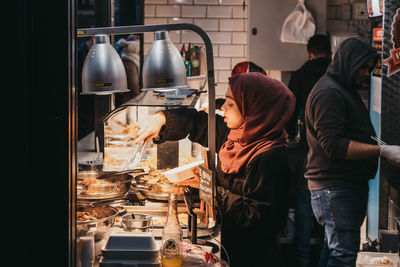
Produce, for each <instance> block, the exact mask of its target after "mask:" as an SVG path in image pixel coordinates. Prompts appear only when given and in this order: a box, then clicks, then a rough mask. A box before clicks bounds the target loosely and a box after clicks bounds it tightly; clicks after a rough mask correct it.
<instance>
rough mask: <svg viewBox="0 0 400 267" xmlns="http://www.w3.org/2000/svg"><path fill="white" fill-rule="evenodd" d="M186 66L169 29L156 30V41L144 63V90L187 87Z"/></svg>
mask: <svg viewBox="0 0 400 267" xmlns="http://www.w3.org/2000/svg"><path fill="white" fill-rule="evenodd" d="M187 87H188V85H187V79H186V68H185V63H184V62H183V58H182V56H181V54H180V53H179V51H178V49H177V48H176V47H175V45H174V44H173V43H172V41H171V40H170V38H169V34H168V32H167V31H157V32H154V42H153V43H152V45H151V46H150V49H149V51H148V53H147V55H146V58H145V60H144V63H143V88H142V90H157V91H160V90H171V89H185V88H187Z"/></svg>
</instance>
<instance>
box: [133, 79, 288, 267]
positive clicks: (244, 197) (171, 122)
mask: <svg viewBox="0 0 400 267" xmlns="http://www.w3.org/2000/svg"><path fill="white" fill-rule="evenodd" d="M294 106H295V98H294V96H293V94H292V92H291V91H290V90H289V89H288V88H287V87H286V86H285V85H284V84H283V83H281V82H280V81H277V80H275V79H272V78H269V77H267V76H265V75H263V74H261V73H244V74H239V75H235V76H233V77H231V78H229V88H228V90H227V92H226V101H225V103H224V104H223V106H222V111H223V112H224V116H220V115H216V152H218V160H219V162H218V164H217V180H216V182H217V196H216V202H217V206H218V207H219V209H218V210H219V211H220V212H219V217H220V219H221V236H222V237H221V240H222V245H223V246H224V248H225V249H226V250H227V252H228V256H229V261H230V266H232V267H235V266H274V267H279V266H283V259H282V257H281V253H280V248H279V239H278V238H279V234H280V232H281V231H282V229H283V228H284V227H285V225H286V219H287V212H288V198H289V189H288V186H289V180H290V173H289V166H288V164H289V163H288V159H287V153H286V137H287V134H286V131H285V129H284V126H285V125H286V123H287V121H288V120H289V118H290V117H291V115H292V113H293V111H294ZM186 137H188V138H189V140H191V141H192V142H196V143H199V144H201V145H202V146H207V144H208V114H207V113H206V112H205V111H203V110H201V111H197V110H196V109H190V108H178V109H169V110H164V111H161V112H158V113H155V114H154V115H152V116H151V117H150V118H149V119H147V120H146V121H145V122H143V124H142V125H141V126H140V130H139V132H138V137H137V139H136V140H135V143H139V142H142V140H145V141H146V142H148V141H150V140H151V139H153V141H154V142H155V143H161V142H164V141H167V140H180V139H184V138H186ZM181 184H182V182H181ZM185 184H186V185H190V186H192V187H195V188H199V177H198V176H195V177H194V178H192V179H189V180H187V181H185ZM222 255H224V253H222Z"/></svg>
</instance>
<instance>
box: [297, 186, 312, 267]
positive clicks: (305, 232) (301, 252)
mask: <svg viewBox="0 0 400 267" xmlns="http://www.w3.org/2000/svg"><path fill="white" fill-rule="evenodd" d="M312 213H313V211H312V209H311V195H310V191H308V190H305V191H303V192H299V193H297V195H296V202H295V234H294V241H295V245H296V256H297V264H298V267H309V266H310V259H311V245H310V240H311V232H312V227H313V222H312V216H314V215H313V214H312Z"/></svg>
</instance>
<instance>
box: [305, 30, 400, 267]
mask: <svg viewBox="0 0 400 267" xmlns="http://www.w3.org/2000/svg"><path fill="white" fill-rule="evenodd" d="M378 57H379V55H378V53H377V52H376V50H375V49H374V48H373V47H372V46H371V45H370V44H369V43H368V42H366V41H365V40H364V39H362V38H360V37H350V38H348V39H346V40H344V41H343V42H342V43H341V45H340V47H339V49H338V51H337V52H336V53H335V56H334V58H333V60H332V63H331V64H330V65H329V67H328V69H327V71H326V74H325V75H324V76H323V77H322V78H321V79H320V80H319V81H318V82H317V83H316V85H315V86H314V88H313V89H312V90H311V92H310V94H309V97H308V99H307V102H306V112H305V122H306V129H307V131H306V134H307V142H308V145H309V152H308V158H307V167H306V173H305V177H306V178H307V179H308V188H309V190H310V192H311V206H312V209H313V212H314V215H315V217H316V219H317V221H318V222H319V223H320V224H321V225H322V226H323V227H324V230H325V240H324V243H325V246H326V247H327V248H328V249H329V257H328V260H327V262H326V264H325V266H328V267H331V266H341V267H347V266H348V267H350V266H351V267H354V266H356V259H357V253H358V251H359V248H360V227H361V225H362V223H363V220H364V217H365V215H366V207H367V201H368V191H369V189H368V181H369V179H373V178H374V177H375V174H376V171H377V167H378V157H379V156H380V157H381V158H383V159H386V160H388V161H389V162H391V163H392V164H394V165H397V166H400V146H398V145H377V144H376V142H375V141H374V140H373V139H372V138H371V136H375V130H374V128H373V126H372V123H371V120H370V117H369V113H368V110H367V108H366V106H365V104H364V103H363V101H362V99H361V97H360V95H359V93H358V92H357V89H358V88H360V87H361V86H362V85H363V83H364V82H366V81H368V80H369V79H370V75H371V71H372V69H373V67H374V66H375V64H376V62H377V60H378Z"/></svg>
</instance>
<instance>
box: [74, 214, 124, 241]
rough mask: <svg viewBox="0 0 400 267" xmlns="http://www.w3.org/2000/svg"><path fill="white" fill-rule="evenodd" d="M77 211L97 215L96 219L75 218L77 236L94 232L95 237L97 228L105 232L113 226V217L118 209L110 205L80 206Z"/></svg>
mask: <svg viewBox="0 0 400 267" xmlns="http://www.w3.org/2000/svg"><path fill="white" fill-rule="evenodd" d="M77 212H88V213H92V214H96V215H97V216H96V219H93V220H84V221H80V220H77V234H78V236H85V235H87V234H88V233H90V232H94V233H95V238H96V232H98V231H99V230H101V232H104V231H106V232H107V231H108V230H109V228H110V227H112V226H114V223H115V217H116V216H117V215H118V214H119V211H118V209H117V208H114V207H111V206H99V207H80V208H78V210H77ZM97 238H99V236H97ZM95 241H96V240H95Z"/></svg>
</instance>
